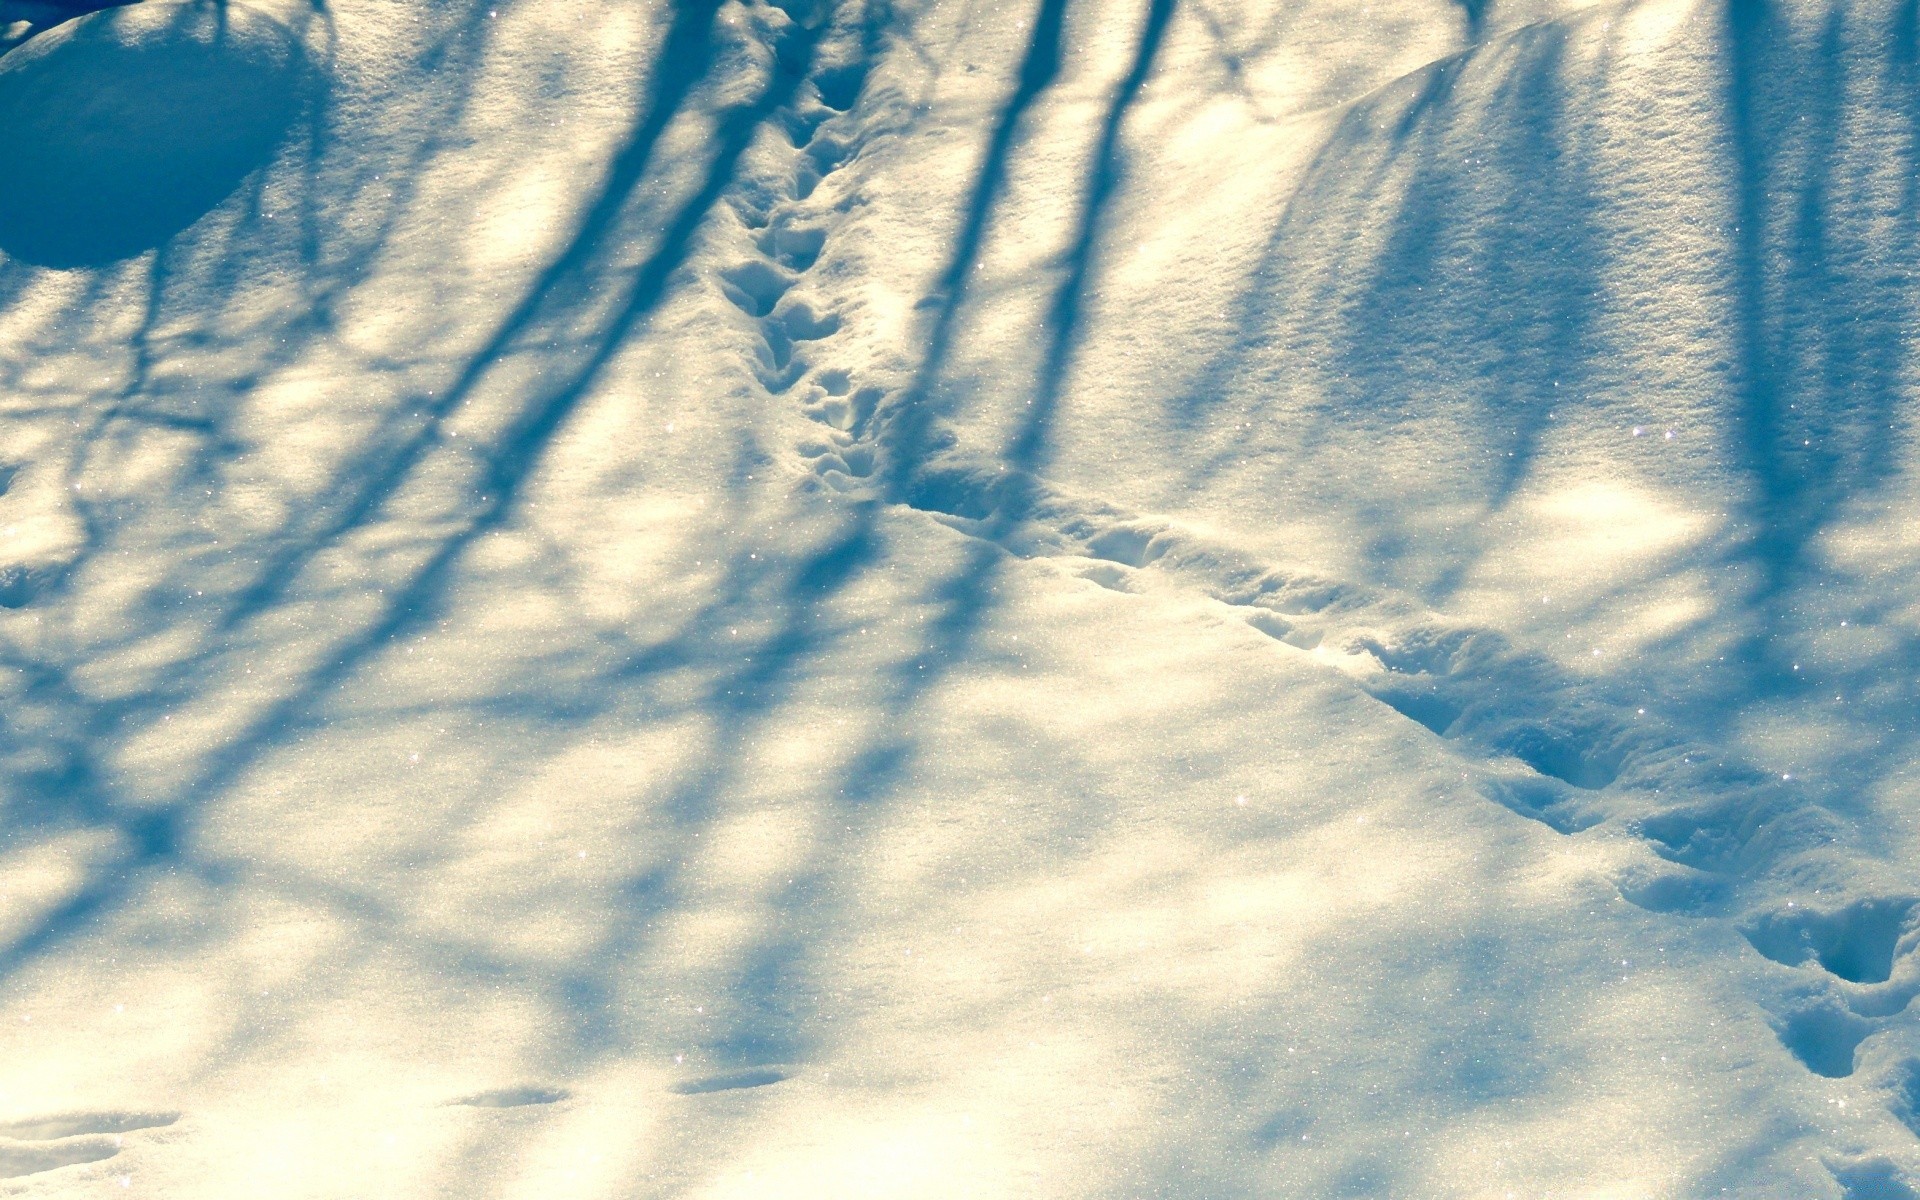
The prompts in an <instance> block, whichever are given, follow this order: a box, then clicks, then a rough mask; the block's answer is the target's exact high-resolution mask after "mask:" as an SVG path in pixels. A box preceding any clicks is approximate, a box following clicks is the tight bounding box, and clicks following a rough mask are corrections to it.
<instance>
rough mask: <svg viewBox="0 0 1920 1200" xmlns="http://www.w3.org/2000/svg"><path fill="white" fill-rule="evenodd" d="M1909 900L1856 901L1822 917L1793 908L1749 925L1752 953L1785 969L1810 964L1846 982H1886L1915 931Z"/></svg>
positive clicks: (1803, 908) (1758, 919) (1912, 908)
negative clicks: (1816, 965)
mask: <svg viewBox="0 0 1920 1200" xmlns="http://www.w3.org/2000/svg"><path fill="white" fill-rule="evenodd" d="M1914 908H1915V904H1914V901H1913V900H1911V899H1907V898H1897V899H1896V898H1884V897H1882V898H1875V899H1869V900H1859V901H1856V902H1854V903H1852V904H1849V905H1847V906H1846V907H1845V908H1841V909H1838V910H1835V911H1831V912H1826V911H1819V910H1815V909H1811V908H1807V907H1805V906H1803V905H1798V904H1796V905H1794V906H1792V907H1789V908H1783V909H1780V910H1778V911H1776V912H1771V913H1767V914H1766V915H1764V916H1762V917H1759V918H1757V919H1755V920H1753V921H1750V922H1748V923H1747V924H1746V925H1745V926H1744V927H1743V928H1742V929H1741V932H1742V933H1744V934H1746V936H1747V940H1748V941H1749V942H1751V943H1753V948H1754V949H1755V950H1758V951H1759V952H1760V953H1761V954H1764V955H1766V956H1767V957H1768V958H1770V959H1772V960H1773V961H1775V962H1777V963H1783V964H1785V965H1786V966H1789V967H1797V966H1801V965H1803V964H1805V963H1807V962H1809V961H1812V962H1817V963H1818V964H1819V965H1820V966H1821V967H1823V968H1825V969H1826V970H1827V971H1829V972H1831V973H1832V974H1834V975H1837V976H1839V977H1840V978H1841V979H1844V980H1846V981H1848V982H1849V983H1885V982H1886V981H1887V980H1888V979H1889V978H1891V977H1892V975H1893V962H1894V957H1895V953H1896V951H1897V950H1898V949H1899V946H1900V943H1901V941H1902V940H1903V939H1904V938H1906V937H1907V936H1908V935H1909V934H1911V933H1913V932H1914V925H1915V922H1914V915H1915V914H1914Z"/></svg>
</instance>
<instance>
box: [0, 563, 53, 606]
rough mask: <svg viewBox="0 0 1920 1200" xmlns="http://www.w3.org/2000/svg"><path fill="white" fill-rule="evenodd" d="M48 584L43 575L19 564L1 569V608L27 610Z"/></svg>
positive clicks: (11, 564) (12, 564)
mask: <svg viewBox="0 0 1920 1200" xmlns="http://www.w3.org/2000/svg"><path fill="white" fill-rule="evenodd" d="M46 582H47V580H46V578H45V576H44V575H43V574H41V573H40V572H36V571H34V570H32V569H31V568H29V567H25V566H22V565H21V564H19V563H10V564H8V565H7V566H4V567H0V608H25V607H26V606H27V605H29V604H32V603H33V598H34V597H35V596H38V595H39V594H40V589H41V588H42V587H43V586H45V584H46Z"/></svg>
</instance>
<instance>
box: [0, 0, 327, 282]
mask: <svg viewBox="0 0 1920 1200" xmlns="http://www.w3.org/2000/svg"><path fill="white" fill-rule="evenodd" d="M316 78H317V73H316V72H315V71H314V70H313V68H312V66H311V64H310V63H309V62H308V60H307V56H306V54H305V51H304V48H303V46H302V45H301V41H300V38H299V37H298V36H297V35H296V34H295V33H294V32H293V31H292V30H289V29H287V28H286V27H285V26H283V25H281V24H279V23H278V22H277V21H274V20H272V19H271V18H269V17H267V16H265V15H264V14H261V13H259V12H258V11H256V10H252V9H241V8H228V7H227V6H226V5H225V4H222V3H219V2H218V0H147V2H146V3H143V4H138V5H134V6H131V7H122V8H113V9H108V10H105V11H100V12H94V13H91V14H88V15H86V16H83V17H80V18H79V19H77V20H74V21H69V22H67V23H65V24H63V25H61V26H59V27H58V28H56V29H53V30H51V31H49V32H48V33H45V34H43V35H41V36H39V37H36V38H34V39H33V40H32V41H30V42H28V43H26V44H25V45H23V46H21V47H19V48H18V49H16V50H14V51H12V52H10V53H8V54H7V55H6V56H5V57H3V58H0V162H4V163H6V165H7V186H6V187H5V188H4V189H0V251H4V252H5V253H6V254H7V255H8V256H9V257H13V258H18V259H22V260H24V261H27V262H31V263H35V264H37V265H40V266H48V267H62V268H64V267H82V266H96V265H100V264H104V263H109V262H113V261H116V260H118V259H123V258H128V257H131V256H133V255H136V254H139V253H141V252H143V251H146V250H150V249H152V248H153V247H155V246H158V245H160V244H161V243H162V242H165V241H166V240H167V239H168V238H170V237H172V236H173V235H174V234H176V233H179V232H180V231H181V230H183V229H185V228H187V227H188V226H189V225H192V224H193V223H194V222H195V221H197V220H199V219H200V217H202V216H204V215H205V214H206V213H207V212H208V211H209V210H211V209H212V208H213V207H214V206H216V205H217V204H219V203H220V201H222V200H223V199H225V198H226V197H227V196H228V195H229V194H230V193H232V192H233V191H234V189H235V188H237V187H238V186H239V185H240V182H241V181H242V180H243V179H244V178H245V177H246V176H247V175H248V174H250V173H251V172H252V171H254V170H255V169H256V168H258V167H260V166H261V165H262V164H264V163H265V162H266V161H267V160H268V159H269V158H270V157H271V156H272V154H273V151H274V149H275V147H276V146H277V145H278V144H279V142H280V141H281V139H282V138H284V137H285V136H286V134H287V132H288V130H289V129H290V128H291V127H292V125H293V124H294V122H295V120H296V119H297V117H298V116H299V114H300V112H301V110H302V108H303V107H304V104H305V101H306V98H307V94H308V92H309V90H310V88H311V87H312V85H313V84H314V83H315V82H316Z"/></svg>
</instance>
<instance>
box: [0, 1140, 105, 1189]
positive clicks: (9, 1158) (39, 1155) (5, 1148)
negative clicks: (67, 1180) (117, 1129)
mask: <svg viewBox="0 0 1920 1200" xmlns="http://www.w3.org/2000/svg"><path fill="white" fill-rule="evenodd" d="M118 1153H120V1143H119V1142H118V1141H117V1140H116V1139H114V1138H110V1137H85V1138H68V1139H66V1140H63V1141H58V1142H48V1143H44V1144H41V1145H24V1146H23V1145H7V1144H5V1143H0V1179H18V1178H19V1177H21V1176H23V1175H38V1174H41V1173H42V1172H44V1171H57V1170H59V1169H60V1168H61V1167H71V1166H77V1165H78V1164H80V1163H90V1162H100V1161H101V1160H103V1159H108V1158H112V1157H113V1156H114V1155H116V1154H118Z"/></svg>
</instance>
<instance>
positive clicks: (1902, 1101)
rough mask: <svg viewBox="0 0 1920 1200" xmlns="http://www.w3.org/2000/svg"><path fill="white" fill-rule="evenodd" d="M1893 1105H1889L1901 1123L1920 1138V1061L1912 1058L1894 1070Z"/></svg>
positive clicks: (1892, 1081) (1892, 1080)
mask: <svg viewBox="0 0 1920 1200" xmlns="http://www.w3.org/2000/svg"><path fill="white" fill-rule="evenodd" d="M1890 1082H1891V1083H1892V1084H1893V1103H1892V1104H1891V1105H1889V1107H1890V1108H1892V1110H1893V1115H1894V1116H1896V1117H1899V1118H1900V1123H1901V1124H1903V1125H1905V1126H1906V1127H1907V1128H1908V1129H1911V1130H1913V1135H1914V1136H1915V1137H1920V1059H1913V1058H1910V1059H1908V1060H1906V1061H1905V1062H1903V1063H1901V1064H1900V1065H1899V1066H1897V1067H1895V1068H1894V1071H1893V1076H1892V1078H1891V1080H1890Z"/></svg>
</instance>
